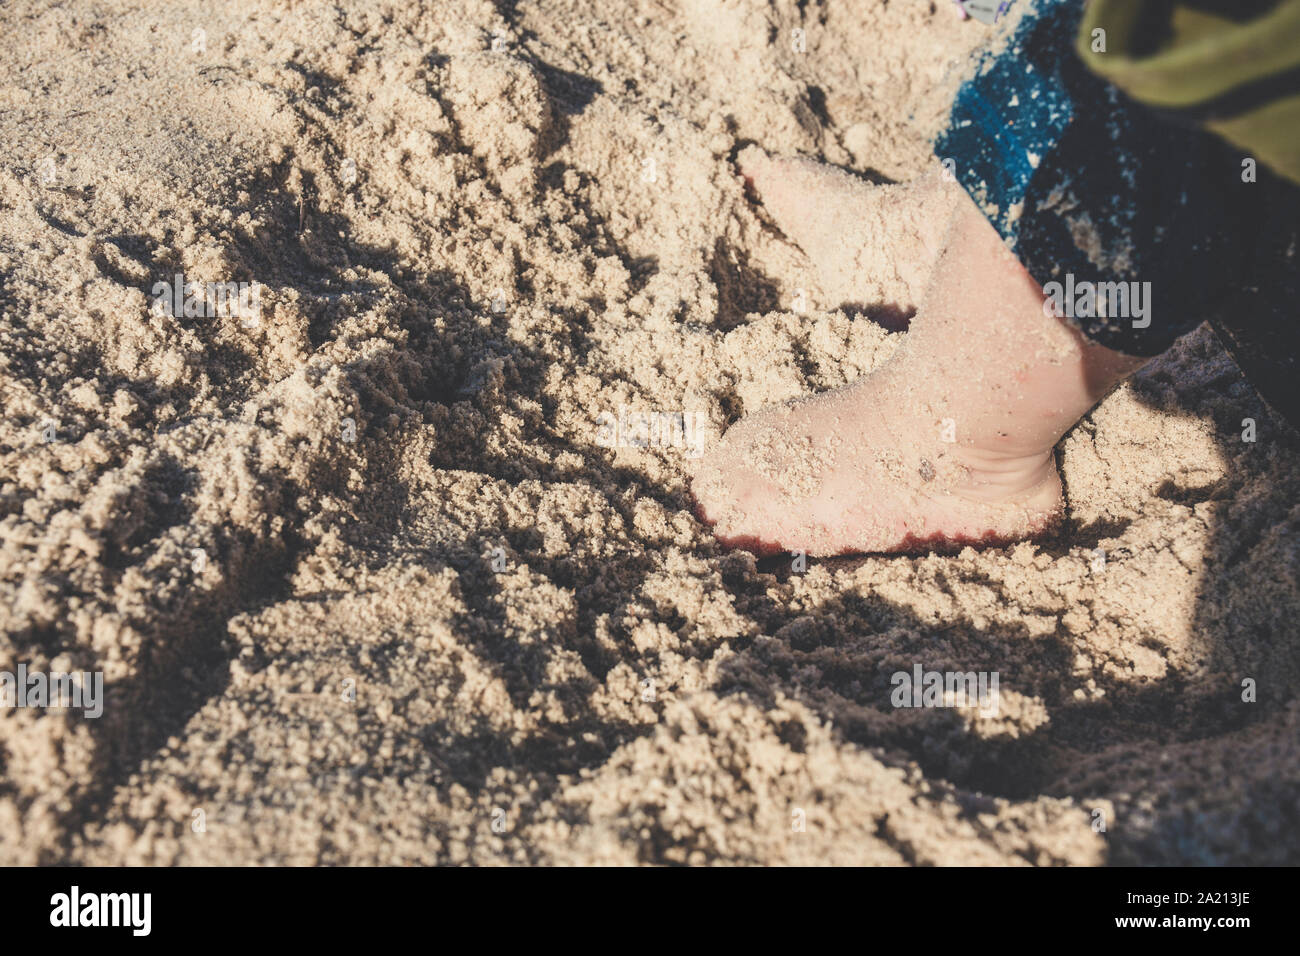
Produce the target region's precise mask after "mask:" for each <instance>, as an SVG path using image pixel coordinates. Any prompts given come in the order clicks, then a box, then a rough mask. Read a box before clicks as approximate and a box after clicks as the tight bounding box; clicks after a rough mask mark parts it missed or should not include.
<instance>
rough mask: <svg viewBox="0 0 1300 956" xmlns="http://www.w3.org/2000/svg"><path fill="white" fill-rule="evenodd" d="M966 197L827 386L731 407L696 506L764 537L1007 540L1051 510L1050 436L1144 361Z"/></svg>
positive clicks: (782, 544)
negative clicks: (936, 244) (1028, 260)
mask: <svg viewBox="0 0 1300 956" xmlns="http://www.w3.org/2000/svg"><path fill="white" fill-rule="evenodd" d="M1042 303H1043V295H1042V290H1041V289H1040V288H1039V287H1038V286H1037V285H1036V284H1035V283H1034V281H1033V279H1032V278H1030V276H1029V274H1028V273H1026V272H1025V270H1024V268H1023V267H1022V266H1021V265H1020V263H1019V262H1018V261H1017V260H1016V258H1015V257H1014V256H1013V255H1011V254H1010V253H1009V252H1008V251H1007V250H1006V248H1005V247H1004V246H1003V244H1002V241H1001V239H1000V238H999V237H998V235H997V233H996V232H994V230H993V228H992V227H991V226H990V225H989V224H988V222H987V221H986V220H985V219H984V217H983V215H982V214H981V213H980V212H979V210H978V209H976V207H975V206H974V204H973V203H971V202H970V201H969V200H966V201H964V202H962V203H959V205H958V209H957V212H956V214H955V216H954V218H953V222H952V225H951V233H950V235H949V241H948V246H947V247H946V249H945V250H944V252H943V254H942V255H941V257H940V259H939V262H938V265H937V267H936V272H935V276H934V280H933V283H932V286H931V289H930V292H929V293H928V296H927V298H926V301H925V304H924V305H923V306H922V308H921V310H920V311H919V312H918V313H917V316H916V318H915V319H914V320H913V322H912V327H911V331H909V332H908V333H907V337H906V339H905V340H904V342H903V344H901V345H900V346H899V348H898V350H897V351H896V352H895V353H894V355H893V356H891V357H890V359H889V361H888V362H887V363H885V365H884V366H882V367H881V368H879V369H877V370H876V371H875V372H873V373H872V374H871V375H870V376H868V377H867V378H866V379H864V380H862V381H860V382H857V383H855V384H853V385H852V386H849V387H848V388H844V389H840V390H839V391H836V392H832V393H829V394H827V395H821V396H818V397H816V398H812V399H807V400H804V401H802V402H799V403H796V404H794V405H789V406H782V407H779V408H775V409H767V410H764V411H762V412H760V413H758V414H756V415H752V416H750V417H748V418H746V419H744V420H743V421H741V422H739V423H737V424H736V425H735V426H734V427H733V428H732V429H731V430H730V431H729V432H727V434H726V436H725V437H724V438H723V440H722V441H721V442H720V443H719V445H718V446H717V447H716V448H714V449H713V450H711V452H710V453H709V454H708V455H707V456H706V457H705V458H704V459H703V460H702V461H701V462H700V464H699V466H698V468H697V470H696V473H695V478H694V481H693V484H692V490H693V492H694V494H695V496H696V501H697V503H698V510H699V512H700V515H701V517H702V518H703V519H704V520H705V521H708V522H709V523H710V524H713V525H714V526H715V529H714V530H715V534H716V535H717V536H718V538H719V539H720V540H722V541H723V542H724V543H727V544H732V545H736V546H740V547H746V548H750V549H752V550H755V551H758V552H760V553H770V552H776V551H793V550H801V551H805V552H806V553H808V554H810V555H831V554H842V553H849V552H861V551H902V550H909V549H913V548H918V547H930V548H934V547H942V546H944V545H951V544H962V543H966V542H994V541H999V542H1001V541H1011V540H1017V539H1021V538H1025V537H1028V536H1031V535H1033V534H1035V533H1037V532H1040V531H1042V530H1044V529H1046V528H1047V527H1048V526H1050V525H1051V524H1052V523H1053V522H1054V521H1055V519H1056V518H1057V517H1059V515H1060V514H1061V510H1062V498H1061V483H1060V479H1059V477H1058V475H1057V472H1056V465H1055V459H1054V455H1053V448H1054V446H1055V444H1056V442H1057V440H1058V439H1059V438H1060V437H1061V435H1063V434H1064V433H1065V432H1066V431H1067V430H1068V429H1069V428H1070V427H1071V426H1072V425H1074V423H1075V422H1077V421H1078V420H1079V418H1080V417H1082V416H1083V415H1084V414H1085V413H1086V412H1087V411H1088V409H1089V408H1091V407H1092V406H1093V404H1095V403H1096V401H1097V400H1098V399H1100V398H1101V397H1102V396H1103V395H1104V394H1105V393H1106V392H1107V391H1108V390H1109V389H1110V388H1111V387H1112V386H1113V385H1114V384H1115V383H1116V382H1118V381H1119V380H1121V379H1122V378H1124V377H1125V376H1126V375H1128V374H1130V373H1131V372H1132V371H1134V370H1135V369H1136V368H1138V367H1139V366H1140V365H1141V361H1140V360H1137V359H1133V358H1130V357H1128V356H1124V355H1120V354H1119V353H1117V352H1112V351H1110V350H1108V349H1103V348H1100V347H1098V346H1094V345H1090V344H1088V343H1087V342H1086V341H1085V340H1084V339H1083V337H1082V336H1081V335H1080V334H1079V333H1078V332H1077V331H1075V330H1074V329H1072V328H1071V327H1069V326H1068V325H1066V324H1065V323H1064V322H1062V321H1061V320H1060V319H1057V318H1055V317H1054V316H1049V315H1046V314H1044V312H1043V308H1042Z"/></svg>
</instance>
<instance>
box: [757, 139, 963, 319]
mask: <svg viewBox="0 0 1300 956" xmlns="http://www.w3.org/2000/svg"><path fill="white" fill-rule="evenodd" d="M736 159H737V164H738V165H739V167H740V171H741V174H742V175H743V176H744V177H745V180H746V182H748V183H749V184H750V185H751V186H752V187H753V190H754V192H755V194H756V195H757V196H758V198H759V199H760V200H761V201H762V203H763V207H764V209H766V210H767V213H768V215H769V216H771V217H772V221H773V222H775V223H776V225H777V226H778V227H780V229H781V231H782V232H783V233H785V235H786V236H787V237H788V238H789V239H790V240H792V241H793V242H794V243H795V244H796V245H798V246H799V248H801V249H802V250H803V251H804V253H805V254H806V255H807V256H808V258H809V259H810V260H812V263H813V265H814V266H815V267H816V269H817V275H818V279H819V280H820V285H821V287H822V292H823V293H825V295H826V297H827V299H828V301H826V302H821V303H818V307H820V308H824V309H835V308H839V307H840V306H841V305H845V304H849V303H853V304H858V305H863V306H868V307H874V308H879V309H882V310H883V311H886V312H894V313H898V314H905V313H910V312H912V311H914V310H915V309H916V307H917V306H918V305H919V304H920V302H921V297H922V294H923V293H924V292H925V285H926V283H927V282H929V280H930V275H931V273H932V272H933V271H934V264H935V262H936V261H937V260H938V258H939V253H940V252H941V251H942V250H943V240H944V233H945V231H946V230H947V228H948V223H949V221H950V220H951V219H952V212H953V210H954V209H955V208H956V204H957V201H958V200H959V199H960V198H961V197H962V196H963V195H964V194H963V193H962V191H961V187H959V186H958V185H957V184H956V183H949V182H946V181H945V180H944V178H943V177H942V175H940V174H939V173H938V172H934V173H931V174H929V175H927V176H924V177H922V178H920V179H918V180H916V181H914V182H910V183H899V184H897V185H884V186H874V185H872V184H871V183H868V182H867V181H866V180H863V179H859V178H858V177H856V176H852V175H850V174H849V173H846V172H844V171H843V170H840V169H836V168H835V167H833V166H826V165H823V164H821V163H817V162H813V161H812V160H810V159H805V158H802V157H786V158H773V157H769V156H768V155H767V154H766V153H764V152H763V151H762V150H761V149H759V148H758V147H756V146H749V147H746V148H745V149H744V150H742V151H741V153H740V155H739V156H738V157H736Z"/></svg>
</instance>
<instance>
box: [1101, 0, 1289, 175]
mask: <svg viewBox="0 0 1300 956" xmlns="http://www.w3.org/2000/svg"><path fill="white" fill-rule="evenodd" d="M1244 9H1253V10H1256V11H1258V12H1254V13H1252V14H1248V15H1247V14H1243V10H1244ZM1099 30H1100V31H1104V34H1100V33H1098V32H1097V31H1099ZM1076 45H1077V49H1078V52H1079V56H1080V57H1081V58H1082V59H1083V62H1084V63H1085V64H1087V66H1088V67H1089V69H1091V70H1092V71H1093V72H1095V73H1096V74H1098V75H1099V76H1101V77H1102V78H1103V79H1105V80H1107V81H1108V82H1110V83H1113V84H1114V85H1115V86H1117V87H1119V88H1120V89H1121V90H1123V91H1124V92H1125V93H1127V94H1128V95H1129V96H1131V97H1133V99H1135V100H1137V101H1138V102H1140V103H1144V104H1146V105H1147V106H1150V107H1153V108H1155V109H1157V110H1160V111H1163V112H1165V113H1166V114H1168V115H1170V116H1171V117H1173V118H1175V119H1181V120H1182V121H1184V122H1190V123H1195V124H1199V125H1202V126H1204V127H1205V128H1206V129H1208V130H1210V131H1211V132H1214V133H1216V134H1218V135H1219V136H1221V137H1223V138H1224V139H1225V140H1227V141H1228V142H1230V143H1232V144H1234V145H1235V146H1237V147H1239V148H1240V149H1242V150H1243V155H1245V156H1250V157H1252V158H1254V159H1257V160H1259V161H1260V162H1262V163H1264V164H1266V165H1268V166H1269V167H1270V168H1272V169H1273V170H1274V171H1275V172H1277V173H1279V174H1280V175H1282V176H1285V177H1286V178H1288V179H1290V180H1291V181H1293V182H1296V183H1300V0H1278V2H1276V3H1274V4H1271V5H1269V4H1267V3H1260V2H1258V0H1257V2H1254V3H1246V2H1243V0H1235V2H1234V0H1222V2H1220V3H1212V2H1207V0H1200V2H1198V3H1196V4H1192V3H1187V2H1179V0H1091V2H1090V3H1089V4H1088V7H1087V10H1086V12H1085V13H1084V16H1083V19H1082V21H1081V23H1080V27H1079V33H1078V38H1077V42H1076Z"/></svg>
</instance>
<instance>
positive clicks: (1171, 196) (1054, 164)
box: [935, 0, 1300, 356]
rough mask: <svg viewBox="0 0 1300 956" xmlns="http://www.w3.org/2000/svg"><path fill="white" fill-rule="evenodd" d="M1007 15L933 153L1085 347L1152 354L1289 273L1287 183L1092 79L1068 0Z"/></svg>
mask: <svg viewBox="0 0 1300 956" xmlns="http://www.w3.org/2000/svg"><path fill="white" fill-rule="evenodd" d="M1021 8H1023V9H1021ZM1012 12H1013V14H1014V13H1023V16H1022V18H1021V19H1020V21H1019V23H1018V24H1017V26H1016V28H1015V30H1014V32H1013V34H1012V36H1011V37H1010V39H1009V40H1008V42H1006V43H1005V45H1000V52H998V53H997V54H993V53H991V52H985V53H984V54H982V55H981V56H980V57H979V60H978V63H977V64H976V65H975V69H974V72H973V73H972V74H971V78H970V79H968V80H967V81H966V82H965V83H963V84H962V86H961V88H960V90H959V92H958V93H957V96H956V99H955V100H954V102H953V105H952V110H951V114H950V117H949V122H948V125H947V127H946V128H945V129H944V130H943V131H942V132H941V133H940V134H939V136H938V137H937V139H936V141H935V153H936V155H938V157H939V158H940V159H941V160H944V161H945V165H946V166H947V167H948V169H949V170H950V171H951V172H952V173H953V174H954V175H955V176H956V177H957V180H958V181H959V182H960V183H961V184H962V186H963V187H964V188H965V189H966V191H967V192H968V193H969V194H970V195H971V197H972V198H973V199H974V200H975V202H976V203H977V205H979V207H980V208H981V209H982V210H983V211H984V214H985V216H987V217H988V220H989V222H991V223H992V224H993V226H994V228H996V229H997V231H998V233H999V235H1001V236H1002V238H1003V239H1004V240H1005V241H1006V242H1007V244H1008V246H1009V247H1011V249H1012V250H1013V251H1014V252H1015V253H1016V254H1017V256H1018V257H1019V258H1020V261H1021V262H1022V263H1023V264H1024V266H1025V268H1026V269H1027V270H1028V271H1029V274H1030V275H1031V276H1033V277H1034V280H1035V281H1036V282H1038V283H1039V284H1040V285H1042V286H1043V287H1044V290H1045V294H1046V295H1047V296H1048V297H1049V298H1050V299H1051V300H1052V303H1053V305H1054V306H1055V307H1056V308H1057V309H1058V314H1062V315H1063V316H1064V317H1065V318H1066V319H1067V320H1068V321H1070V322H1072V323H1073V324H1074V325H1075V326H1076V327H1078V328H1079V329H1080V330H1081V331H1082V332H1083V333H1084V334H1085V335H1086V336H1087V337H1088V338H1089V339H1090V340H1092V341H1094V342H1096V343H1098V344H1101V345H1105V346H1107V347H1109V348H1112V349H1115V350H1117V351H1120V352H1125V353H1128V354H1130V355H1139V356H1145V355H1155V354H1157V353H1159V352H1162V351H1164V350H1165V349H1166V348H1168V347H1169V345H1170V344H1172V342H1173V341H1174V340H1175V339H1176V338H1177V337H1178V336H1180V335H1182V334H1184V333H1186V332H1189V331H1191V330H1192V329H1194V328H1196V327H1197V326H1198V325H1199V324H1200V323H1201V322H1202V321H1204V320H1206V319H1211V318H1213V315H1214V313H1215V310H1216V309H1220V308H1223V307H1224V305H1223V304H1224V303H1226V302H1229V301H1232V298H1233V296H1234V295H1235V294H1237V293H1240V292H1241V291H1243V290H1246V289H1250V288H1254V287H1257V286H1259V285H1261V284H1272V286H1273V287H1276V286H1277V284H1278V283H1279V282H1285V281H1288V280H1289V281H1292V282H1293V281H1294V279H1295V276H1294V273H1295V272H1296V271H1297V270H1296V268H1295V266H1294V262H1295V259H1294V255H1293V251H1294V243H1295V242H1296V236H1297V224H1298V223H1300V215H1297V211H1298V210H1300V201H1298V199H1300V189H1296V188H1295V187H1293V186H1291V184H1289V183H1286V182H1284V181H1280V180H1277V178H1276V177H1273V176H1272V174H1270V173H1269V172H1268V171H1267V170H1266V169H1265V168H1264V167H1263V166H1259V167H1258V169H1257V170H1255V171H1253V172H1254V180H1255V181H1248V177H1246V176H1245V175H1243V173H1244V167H1243V160H1244V159H1245V157H1243V155H1242V154H1241V151H1240V150H1238V149H1236V148H1235V147H1232V146H1229V145H1228V144H1227V143H1225V142H1223V141H1221V140H1220V139H1218V138H1217V137H1215V136H1213V135H1212V134H1210V133H1207V132H1205V131H1203V130H1200V129H1195V128H1184V127H1180V126H1176V125H1173V124H1172V123H1171V122H1169V121H1167V120H1166V119H1164V118H1162V117H1158V116H1157V115H1156V114H1155V113H1153V112H1151V111H1150V110H1148V109H1147V108H1145V107H1143V106H1141V105H1140V104H1138V103H1136V102H1133V101H1132V100H1129V99H1128V98H1127V97H1126V96H1125V95H1124V94H1123V93H1121V92H1120V91H1119V90H1117V89H1116V88H1115V87H1113V86H1111V85H1110V84H1108V83H1106V82H1105V81H1104V80H1102V79H1100V78H1099V77H1097V76H1095V75H1094V74H1092V73H1091V72H1090V71H1089V70H1088V69H1087V68H1086V67H1085V66H1084V64H1083V63H1082V62H1081V61H1080V59H1079V57H1078V56H1077V55H1076V53H1075V51H1074V40H1075V35H1076V33H1077V32H1078V29H1079V19H1080V17H1081V15H1082V12H1083V4H1082V3H1080V2H1079V0H1015V6H1014V7H1013V9H1012ZM1266 180H1267V182H1266ZM1288 250H1291V251H1292V255H1291V257H1290V258H1288ZM1288 264H1290V274H1289V275H1288V274H1287V269H1288Z"/></svg>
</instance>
